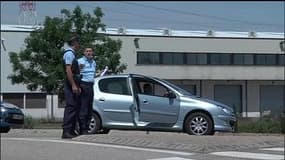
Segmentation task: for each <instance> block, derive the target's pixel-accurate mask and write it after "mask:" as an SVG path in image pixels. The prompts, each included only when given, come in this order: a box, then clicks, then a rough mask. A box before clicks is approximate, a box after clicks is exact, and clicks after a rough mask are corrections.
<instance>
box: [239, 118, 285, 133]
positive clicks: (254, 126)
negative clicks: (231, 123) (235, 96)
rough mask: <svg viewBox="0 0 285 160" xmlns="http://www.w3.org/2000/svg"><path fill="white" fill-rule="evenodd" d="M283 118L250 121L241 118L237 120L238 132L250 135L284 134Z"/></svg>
mask: <svg viewBox="0 0 285 160" xmlns="http://www.w3.org/2000/svg"><path fill="white" fill-rule="evenodd" d="M284 120H285V119H284V117H283V119H282V118H278V119H276V118H270V117H265V118H258V119H250V118H243V119H239V120H238V124H237V126H238V132H250V133H285V132H284V122H282V121H284Z"/></svg>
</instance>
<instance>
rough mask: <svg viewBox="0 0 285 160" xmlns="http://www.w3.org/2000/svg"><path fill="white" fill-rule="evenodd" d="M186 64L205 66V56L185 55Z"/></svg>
mask: <svg viewBox="0 0 285 160" xmlns="http://www.w3.org/2000/svg"><path fill="white" fill-rule="evenodd" d="M186 64H192V65H195V64H207V54H203V53H202V54H194V53H188V54H186Z"/></svg>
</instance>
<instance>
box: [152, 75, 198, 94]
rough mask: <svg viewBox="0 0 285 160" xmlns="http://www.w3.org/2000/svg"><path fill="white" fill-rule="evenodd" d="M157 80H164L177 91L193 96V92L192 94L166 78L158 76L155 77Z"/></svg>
mask: <svg viewBox="0 0 285 160" xmlns="http://www.w3.org/2000/svg"><path fill="white" fill-rule="evenodd" d="M155 79H156V80H159V81H162V82H164V83H166V84H167V85H169V86H170V87H172V88H173V89H175V90H176V91H178V92H179V93H181V94H183V95H186V96H193V94H191V93H190V92H189V91H186V90H184V89H182V88H180V87H178V86H176V85H174V84H172V83H170V82H168V81H166V80H163V79H158V78H155Z"/></svg>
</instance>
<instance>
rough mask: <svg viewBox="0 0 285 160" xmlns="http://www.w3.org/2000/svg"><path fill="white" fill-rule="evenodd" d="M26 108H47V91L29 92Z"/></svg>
mask: <svg viewBox="0 0 285 160" xmlns="http://www.w3.org/2000/svg"><path fill="white" fill-rule="evenodd" d="M26 108H46V94H45V93H27V94H26Z"/></svg>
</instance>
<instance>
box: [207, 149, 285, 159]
mask: <svg viewBox="0 0 285 160" xmlns="http://www.w3.org/2000/svg"><path fill="white" fill-rule="evenodd" d="M210 154H213V155H218V156H227V157H235V158H248V159H263V160H282V159H284V155H275V154H264V153H250V152H234V151H228V152H213V153H210Z"/></svg>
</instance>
